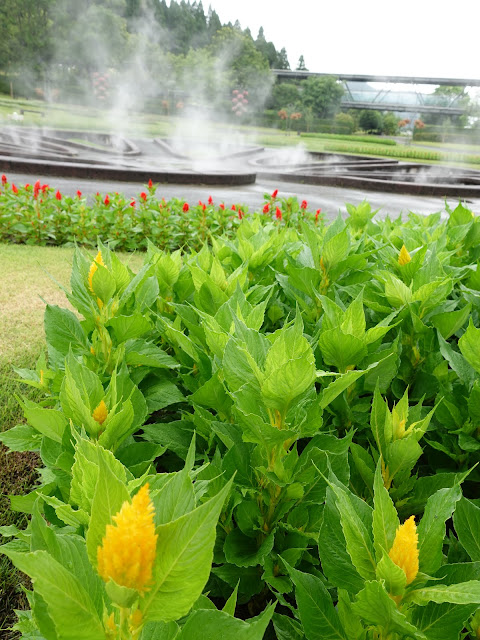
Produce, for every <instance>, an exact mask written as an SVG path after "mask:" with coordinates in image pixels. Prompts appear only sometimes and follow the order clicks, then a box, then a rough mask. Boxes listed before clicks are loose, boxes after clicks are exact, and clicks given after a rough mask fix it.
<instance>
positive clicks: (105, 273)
mask: <svg viewBox="0 0 480 640" xmlns="http://www.w3.org/2000/svg"><path fill="white" fill-rule="evenodd" d="M95 264H97V269H96V271H95V273H94V274H93V277H92V289H93V291H94V293H95V295H96V296H97V297H98V298H100V300H101V301H102V302H103V303H104V304H107V303H108V302H109V301H110V300H111V298H112V296H113V294H114V293H115V289H116V284H115V279H114V277H113V276H112V274H111V273H110V272H109V270H108V269H107V268H106V267H104V266H103V265H101V264H98V263H95Z"/></svg>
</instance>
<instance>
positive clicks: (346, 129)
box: [333, 113, 356, 134]
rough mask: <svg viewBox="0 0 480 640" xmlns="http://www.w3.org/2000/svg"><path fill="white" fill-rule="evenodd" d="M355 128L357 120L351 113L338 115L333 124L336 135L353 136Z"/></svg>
mask: <svg viewBox="0 0 480 640" xmlns="http://www.w3.org/2000/svg"><path fill="white" fill-rule="evenodd" d="M355 128H356V124H355V120H354V119H353V118H352V116H351V115H350V114H349V113H337V115H336V116H335V119H334V124H333V130H334V132H335V133H348V134H352V133H353V132H354V131H355Z"/></svg>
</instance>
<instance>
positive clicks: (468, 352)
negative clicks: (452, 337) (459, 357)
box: [458, 318, 480, 373]
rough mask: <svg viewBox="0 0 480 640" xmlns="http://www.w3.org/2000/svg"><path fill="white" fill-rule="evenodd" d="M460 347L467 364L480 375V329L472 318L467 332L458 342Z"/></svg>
mask: <svg viewBox="0 0 480 640" xmlns="http://www.w3.org/2000/svg"><path fill="white" fill-rule="evenodd" d="M458 346H459V347H460V351H461V352H462V354H463V355H464V356H465V359H466V360H467V362H468V363H469V364H471V365H472V367H473V368H474V369H475V371H476V372H477V373H480V329H477V328H476V327H475V326H474V324H473V322H472V319H471V318H470V322H469V324H468V327H467V330H466V331H465V333H464V334H463V336H462V337H461V338H460V340H459V341H458Z"/></svg>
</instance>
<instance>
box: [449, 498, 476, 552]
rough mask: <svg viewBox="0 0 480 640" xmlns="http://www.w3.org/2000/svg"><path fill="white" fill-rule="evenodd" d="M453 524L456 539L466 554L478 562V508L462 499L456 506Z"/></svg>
mask: <svg viewBox="0 0 480 640" xmlns="http://www.w3.org/2000/svg"><path fill="white" fill-rule="evenodd" d="M453 524H454V527H455V531H456V532H457V537H458V540H459V542H460V544H461V545H462V547H463V548H464V549H465V551H466V552H467V553H468V555H469V556H470V558H471V559H472V560H473V561H474V562H476V561H479V560H480V507H477V506H476V505H475V504H473V502H471V501H470V500H467V499H466V498H462V499H461V500H460V501H459V502H458V503H457V506H456V509H455V513H454V515H453Z"/></svg>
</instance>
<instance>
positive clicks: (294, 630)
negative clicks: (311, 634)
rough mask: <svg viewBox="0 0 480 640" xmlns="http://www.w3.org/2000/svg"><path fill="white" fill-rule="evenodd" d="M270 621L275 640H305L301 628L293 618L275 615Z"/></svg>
mask: <svg viewBox="0 0 480 640" xmlns="http://www.w3.org/2000/svg"><path fill="white" fill-rule="evenodd" d="M272 620H273V626H274V628H275V633H276V634H277V640H305V635H304V633H303V629H302V626H301V624H300V623H299V622H297V621H296V620H295V619H294V618H290V617H289V616H284V615H281V614H279V613H275V614H274V616H273V618H272Z"/></svg>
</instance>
